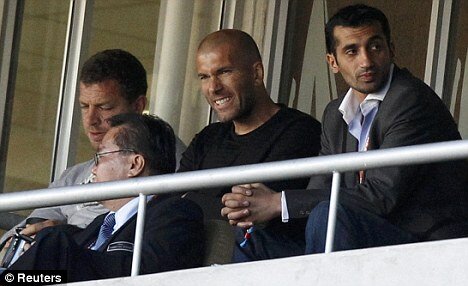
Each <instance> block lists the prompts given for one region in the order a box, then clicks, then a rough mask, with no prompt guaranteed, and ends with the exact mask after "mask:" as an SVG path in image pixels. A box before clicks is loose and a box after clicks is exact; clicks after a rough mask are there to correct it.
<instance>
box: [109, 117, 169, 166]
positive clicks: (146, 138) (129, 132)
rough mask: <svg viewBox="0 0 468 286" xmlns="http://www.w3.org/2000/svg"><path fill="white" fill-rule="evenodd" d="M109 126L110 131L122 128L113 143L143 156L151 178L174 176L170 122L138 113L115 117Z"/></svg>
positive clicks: (110, 120)
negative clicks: (165, 175)
mask: <svg viewBox="0 0 468 286" xmlns="http://www.w3.org/2000/svg"><path fill="white" fill-rule="evenodd" d="M108 122H109V124H110V126H111V127H121V129H120V130H119V132H118V133H117V134H116V136H115V138H114V143H115V144H116V145H117V146H119V147H120V148H129V149H133V150H135V151H136V152H137V153H138V154H141V155H142V156H143V157H144V158H145V161H146V164H147V167H148V169H147V170H148V171H149V174H150V175H158V174H169V173H174V172H175V168H176V157H175V135H174V131H173V130H172V127H171V126H170V125H169V124H168V123H167V122H165V121H164V120H162V119H161V118H159V117H156V116H152V115H142V114H135V113H126V114H118V115H114V116H112V117H111V118H110V119H108Z"/></svg>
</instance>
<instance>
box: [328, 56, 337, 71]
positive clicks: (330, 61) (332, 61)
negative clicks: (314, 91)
mask: <svg viewBox="0 0 468 286" xmlns="http://www.w3.org/2000/svg"><path fill="white" fill-rule="evenodd" d="M327 62H328V65H329V66H330V69H331V70H332V72H333V73H338V72H340V67H339V66H338V61H337V60H336V58H335V55H333V54H327Z"/></svg>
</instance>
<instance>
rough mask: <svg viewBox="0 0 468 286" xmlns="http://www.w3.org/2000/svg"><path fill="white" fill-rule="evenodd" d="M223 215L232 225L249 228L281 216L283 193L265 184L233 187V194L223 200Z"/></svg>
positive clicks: (226, 195) (228, 194)
mask: <svg viewBox="0 0 468 286" xmlns="http://www.w3.org/2000/svg"><path fill="white" fill-rule="evenodd" d="M222 203H223V204H224V206H225V207H224V208H222V209H221V215H222V216H225V217H227V218H228V219H229V223H230V224H231V225H236V226H239V227H242V228H249V227H251V226H253V225H255V224H258V223H264V222H267V221H270V220H271V219H273V218H275V217H277V216H280V215H281V193H277V192H275V191H273V190H272V189H270V188H268V187H267V186H265V185H264V184H261V183H255V184H246V185H239V186H234V187H232V193H227V194H225V195H224V196H223V198H222Z"/></svg>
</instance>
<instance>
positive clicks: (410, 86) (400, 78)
mask: <svg viewBox="0 0 468 286" xmlns="http://www.w3.org/2000/svg"><path fill="white" fill-rule="evenodd" d="M405 91H408V94H409V95H414V96H415V97H416V96H417V95H418V94H428V95H431V96H437V95H436V94H435V92H434V91H433V90H432V89H431V88H430V87H429V86H428V85H427V84H426V83H424V81H422V80H421V79H419V78H417V77H415V76H414V75H413V74H412V73H411V72H410V71H409V70H407V69H405V68H403V69H400V68H398V67H396V66H395V72H394V74H393V80H392V83H391V85H390V89H389V91H388V94H393V93H394V92H395V93H397V94H402V93H404V92H405ZM409 91H411V92H409ZM413 91H415V92H416V93H415V92H413Z"/></svg>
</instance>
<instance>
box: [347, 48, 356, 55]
mask: <svg viewBox="0 0 468 286" xmlns="http://www.w3.org/2000/svg"><path fill="white" fill-rule="evenodd" d="M345 54H347V55H355V54H356V50H355V49H349V50H346V51H345Z"/></svg>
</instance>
